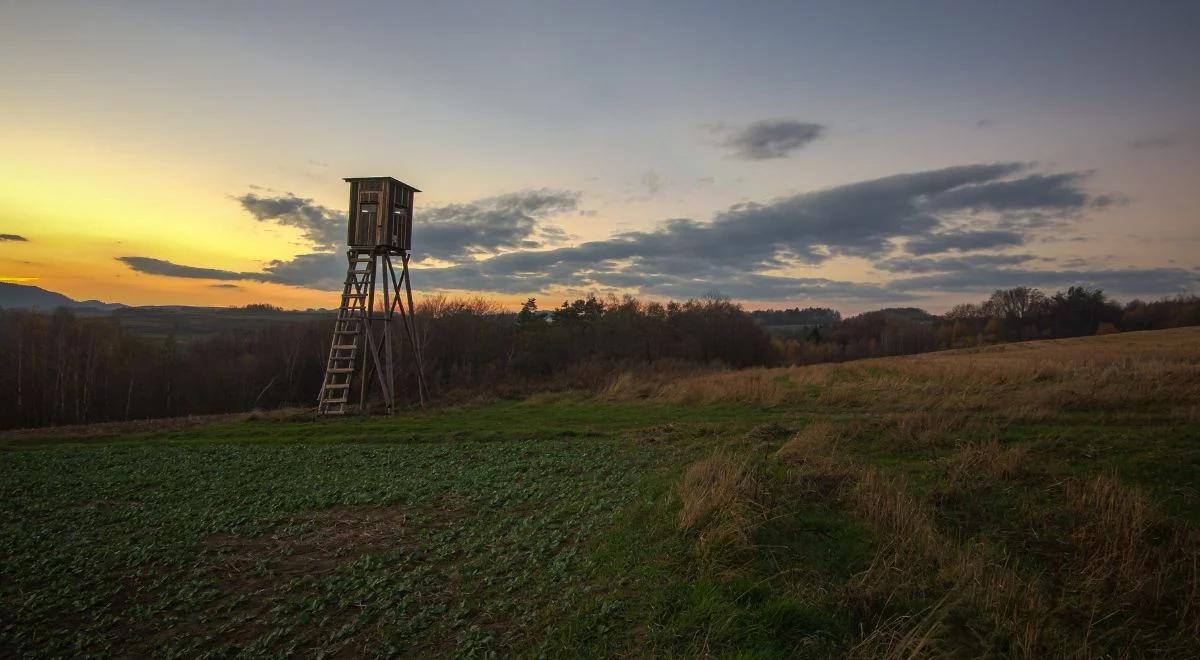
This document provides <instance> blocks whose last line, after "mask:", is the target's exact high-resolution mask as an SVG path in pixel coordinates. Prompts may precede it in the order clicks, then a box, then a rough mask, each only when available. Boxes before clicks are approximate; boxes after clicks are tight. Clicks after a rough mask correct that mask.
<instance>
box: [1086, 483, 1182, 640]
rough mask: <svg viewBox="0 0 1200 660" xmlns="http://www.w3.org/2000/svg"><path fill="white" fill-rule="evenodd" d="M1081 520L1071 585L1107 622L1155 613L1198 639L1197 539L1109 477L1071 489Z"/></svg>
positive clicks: (1176, 629)
mask: <svg viewBox="0 0 1200 660" xmlns="http://www.w3.org/2000/svg"><path fill="white" fill-rule="evenodd" d="M1066 498H1067V500H1068V502H1069V504H1070V506H1071V508H1072V510H1073V512H1074V514H1075V515H1076V516H1077V518H1078V521H1079V522H1078V524H1077V526H1076V528H1075V531H1074V534H1073V535H1072V539H1071V540H1072V541H1073V543H1074V545H1075V573H1076V574H1077V579H1076V581H1075V585H1076V586H1077V587H1078V588H1079V589H1080V590H1082V591H1083V592H1085V593H1087V594H1089V595H1090V596H1091V597H1092V599H1093V601H1094V603H1095V607H1096V608H1097V609H1099V610H1102V611H1104V612H1105V613H1106V616H1120V615H1122V614H1125V613H1128V612H1129V611H1133V610H1145V609H1148V608H1149V609H1154V610H1157V611H1160V612H1161V613H1162V614H1161V615H1160V618H1161V620H1162V623H1163V624H1164V625H1165V626H1167V627H1169V628H1172V629H1174V632H1175V633H1176V634H1178V635H1181V636H1195V635H1197V634H1200V574H1198V568H1200V567H1198V562H1200V540H1198V539H1197V538H1196V534H1195V532H1194V531H1193V530H1190V529H1187V528H1186V527H1183V526H1181V525H1179V524H1176V523H1172V522H1171V521H1169V520H1168V519H1166V518H1165V517H1164V516H1163V515H1162V514H1161V513H1160V512H1159V511H1158V510H1157V508H1156V507H1155V506H1154V504H1153V503H1152V502H1151V501H1150V499H1149V498H1148V497H1147V496H1146V494H1145V493H1143V492H1142V491H1141V490H1139V489H1137V488H1133V487H1131V486H1128V485H1125V484H1122V483H1120V482H1119V481H1117V480H1116V479H1114V478H1112V477H1108V476H1101V477H1097V478H1095V479H1092V480H1089V481H1077V482H1073V483H1071V484H1069V486H1068V488H1067V491H1066Z"/></svg>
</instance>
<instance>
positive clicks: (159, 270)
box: [117, 257, 257, 280]
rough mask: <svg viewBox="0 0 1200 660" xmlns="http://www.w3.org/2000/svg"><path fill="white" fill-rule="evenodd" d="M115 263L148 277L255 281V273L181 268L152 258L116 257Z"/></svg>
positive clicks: (191, 267) (194, 267)
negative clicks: (118, 262)
mask: <svg viewBox="0 0 1200 660" xmlns="http://www.w3.org/2000/svg"><path fill="white" fill-rule="evenodd" d="M117 261H120V262H122V263H124V264H125V265H126V266H129V267H130V268H132V269H134V270H136V271H137V272H139V273H146V274H148V275H165V276H167V277H186V278H194V279H203V280H248V279H257V277H256V274H255V273H237V272H234V271H230V270H220V269H217V268H201V267H197V266H181V265H179V264H176V263H171V262H170V261H164V260H162V259H155V258H153V257H117Z"/></svg>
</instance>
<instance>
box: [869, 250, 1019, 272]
mask: <svg viewBox="0 0 1200 660" xmlns="http://www.w3.org/2000/svg"><path fill="white" fill-rule="evenodd" d="M1035 259H1037V257H1036V256H1034V255H1032V254H972V255H966V256H951V257H894V258H891V259H883V260H881V261H877V262H875V267H876V268H879V269H881V270H886V271H890V272H893V273H945V272H959V271H964V270H972V269H975V268H981V267H989V266H1015V265H1017V264H1023V263H1026V262H1029V261H1033V260H1035Z"/></svg>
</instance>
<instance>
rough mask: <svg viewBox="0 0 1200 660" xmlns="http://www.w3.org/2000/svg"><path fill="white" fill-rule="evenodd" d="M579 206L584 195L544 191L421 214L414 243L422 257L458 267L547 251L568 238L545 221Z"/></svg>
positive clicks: (458, 205) (417, 217)
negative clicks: (511, 253)
mask: <svg viewBox="0 0 1200 660" xmlns="http://www.w3.org/2000/svg"><path fill="white" fill-rule="evenodd" d="M578 207H579V193H577V192H573V191H567V190H551V189H548V188H543V189H540V190H524V191H520V192H515V193H510V194H507V195H499V196H496V197H488V198H485V199H480V200H476V201H474V202H470V203H466V204H448V205H446V206H439V207H434V208H431V209H418V210H417V213H416V215H415V216H414V219H413V221H414V223H415V226H414V228H413V240H414V241H415V242H416V243H417V244H418V245H419V248H420V249H419V253H420V256H421V257H422V258H424V257H426V256H428V257H433V258H435V259H442V260H445V261H456V262H458V261H465V260H468V259H473V258H474V257H476V256H478V255H487V254H494V253H496V252H499V251H502V250H514V249H529V248H535V247H542V246H544V245H546V244H555V243H560V242H562V241H563V240H565V239H566V238H567V235H566V233H565V232H563V231H562V229H561V228H559V227H558V226H556V225H551V224H548V223H546V222H545V220H546V219H547V218H550V217H553V216H556V215H559V214H562V213H568V212H572V211H575V210H577V209H578Z"/></svg>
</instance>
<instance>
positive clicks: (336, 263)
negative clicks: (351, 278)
mask: <svg viewBox="0 0 1200 660" xmlns="http://www.w3.org/2000/svg"><path fill="white" fill-rule="evenodd" d="M263 271H264V272H263V273H261V274H260V275H259V276H258V277H257V278H251V279H259V280H260V281H265V282H275V283H277V284H290V285H292V286H307V287H312V288H314V289H324V290H326V291H332V290H334V289H340V288H342V286H343V285H344V284H345V281H346V254H345V253H344V252H314V253H312V254H298V255H296V256H295V257H292V258H291V259H288V260H275V261H271V262H269V263H267V265H266V266H265V267H264V268H263Z"/></svg>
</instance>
